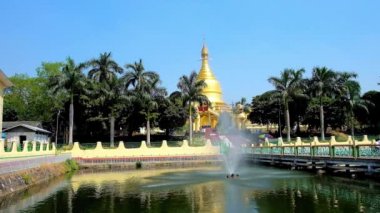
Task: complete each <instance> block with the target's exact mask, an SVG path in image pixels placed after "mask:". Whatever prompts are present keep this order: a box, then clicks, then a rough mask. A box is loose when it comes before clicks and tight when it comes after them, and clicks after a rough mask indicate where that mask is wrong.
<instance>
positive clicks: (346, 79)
mask: <svg viewBox="0 0 380 213" xmlns="http://www.w3.org/2000/svg"><path fill="white" fill-rule="evenodd" d="M356 77H357V74H356V73H349V72H343V73H338V75H337V82H338V83H339V87H340V94H341V98H342V99H343V102H344V103H345V106H344V108H345V109H346V113H347V114H348V117H349V124H350V129H351V136H352V137H353V138H354V137H355V126H354V125H355V124H354V123H355V115H354V110H355V109H359V108H360V109H363V110H364V111H365V112H366V113H369V110H368V106H370V105H373V103H372V102H371V101H368V100H364V99H362V98H361V97H360V90H361V88H360V84H359V82H357V81H355V80H352V78H356Z"/></svg>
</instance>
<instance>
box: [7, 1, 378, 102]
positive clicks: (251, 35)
mask: <svg viewBox="0 0 380 213" xmlns="http://www.w3.org/2000/svg"><path fill="white" fill-rule="evenodd" d="M379 9H380V1H375V0H373V1H369V0H361V1H354V0H351V1H350V0H345V1H342V0H334V1H331V0H319V1H304V0H299V1H294V0H279V1H264V0H263V1H254V0H247V1H220V0H219V1H216V0H207V1H206V0H203V1H200V0H194V1H186V0H181V1H179V0H178V1H170V0H162V1H160V0H155V1H143V0H141V1H126V0H120V1H95V0H92V1H91V0H83V1H74V0H71V1H41V0H34V1H20V0H2V1H1V3H0V11H1V15H0V69H2V70H3V71H4V72H5V73H6V74H7V75H8V76H12V75H14V74H15V73H27V74H29V75H35V74H36V72H35V69H36V68H37V67H38V66H39V65H40V64H41V62H42V61H46V62H55V61H63V60H65V58H66V57H67V56H70V57H72V58H74V59H75V60H76V61H77V62H82V61H85V60H88V59H91V58H94V57H98V55H99V54H100V53H102V52H105V51H107V52H108V51H111V52H112V54H113V57H114V59H115V60H116V61H117V62H118V63H119V64H120V65H124V64H127V63H132V62H134V61H136V60H138V59H140V58H142V59H143V61H144V63H145V67H146V69H148V70H154V71H157V72H158V73H159V74H160V76H161V78H162V83H163V86H165V87H166V88H167V89H168V91H169V92H171V91H174V90H175V89H176V84H177V82H178V79H179V77H180V76H181V75H183V74H189V73H190V72H191V71H192V70H196V71H198V70H199V68H200V60H199V59H200V50H201V47H202V43H203V38H205V40H206V42H207V45H208V47H209V52H210V57H211V59H212V60H211V62H210V63H211V67H212V69H213V71H214V73H215V75H216V76H217V78H218V80H219V81H220V82H221V84H222V89H223V92H224V99H225V101H226V102H227V103H231V102H233V101H237V100H239V99H240V98H241V97H246V98H248V100H250V99H251V98H252V96H254V95H258V94H260V93H262V92H264V91H267V90H270V89H272V86H271V85H270V84H269V83H268V81H267V79H268V78H269V77H270V76H278V75H279V74H280V72H281V71H282V70H283V69H284V68H295V69H298V68H305V69H306V70H307V73H306V76H310V73H311V69H312V68H313V67H314V66H328V67H329V68H332V69H335V70H337V71H355V72H357V73H358V74H359V78H358V80H359V81H360V83H361V85H362V92H366V91H368V90H379V89H380V86H378V85H377V82H380V58H379V57H380V22H379V20H380V13H379V12H378V11H379Z"/></svg>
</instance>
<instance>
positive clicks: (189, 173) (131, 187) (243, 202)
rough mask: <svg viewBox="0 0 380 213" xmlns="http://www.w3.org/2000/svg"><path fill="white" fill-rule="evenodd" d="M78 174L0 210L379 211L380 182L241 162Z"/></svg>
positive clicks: (17, 198) (23, 195) (24, 195)
mask: <svg viewBox="0 0 380 213" xmlns="http://www.w3.org/2000/svg"><path fill="white" fill-rule="evenodd" d="M239 173H240V177H239V178H234V179H226V177H225V172H224V171H223V170H222V169H220V168H216V167H210V168H193V169H190V168H189V169H160V170H134V171H112V172H92V173H78V174H75V175H74V176H73V177H72V178H71V179H70V180H67V179H64V178H61V179H57V180H53V181H51V182H49V184H43V185H40V186H38V187H34V188H33V189H32V188H31V189H29V191H28V192H23V193H18V194H15V195H14V196H12V197H10V198H9V199H8V200H7V201H6V202H5V201H3V200H2V201H1V208H2V210H0V211H3V212H360V211H362V212H379V211H380V184H379V183H375V182H371V181H355V182H352V181H351V180H349V179H342V178H336V177H322V176H313V175H310V174H308V173H303V172H299V171H288V170H280V169H274V168H264V167H256V166H255V167H252V166H243V167H241V169H240V170H239Z"/></svg>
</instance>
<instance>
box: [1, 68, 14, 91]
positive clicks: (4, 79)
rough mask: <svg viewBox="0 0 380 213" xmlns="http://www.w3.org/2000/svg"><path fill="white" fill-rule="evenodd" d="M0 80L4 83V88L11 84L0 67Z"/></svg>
mask: <svg viewBox="0 0 380 213" xmlns="http://www.w3.org/2000/svg"><path fill="white" fill-rule="evenodd" d="M0 82H1V84H2V85H4V88H7V87H11V86H13V84H12V82H11V81H10V80H9V79H8V78H7V76H6V75H5V74H4V72H3V71H2V70H1V69H0Z"/></svg>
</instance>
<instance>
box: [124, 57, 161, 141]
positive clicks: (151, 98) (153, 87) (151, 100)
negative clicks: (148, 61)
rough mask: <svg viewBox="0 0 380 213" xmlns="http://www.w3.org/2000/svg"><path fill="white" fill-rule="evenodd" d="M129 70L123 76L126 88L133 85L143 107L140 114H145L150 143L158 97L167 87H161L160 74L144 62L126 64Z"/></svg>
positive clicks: (134, 92)
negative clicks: (151, 69) (148, 69)
mask: <svg viewBox="0 0 380 213" xmlns="http://www.w3.org/2000/svg"><path fill="white" fill-rule="evenodd" d="M125 67H126V69H127V72H126V73H125V74H124V76H123V77H122V79H123V81H124V84H125V89H128V88H129V87H132V89H133V94H134V97H135V101H136V102H137V103H138V106H140V107H141V110H140V114H142V115H144V118H145V120H146V128H147V143H148V145H150V126H151V122H150V121H151V119H154V118H156V117H157V115H158V114H157V113H156V112H154V111H155V110H156V109H157V102H156V99H155V98H157V97H158V96H159V95H160V94H162V93H165V89H163V88H161V87H159V83H160V80H159V75H158V74H157V73H156V72H154V71H147V70H145V68H144V65H143V62H142V60H141V59H140V61H139V62H135V63H133V64H127V65H125Z"/></svg>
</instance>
